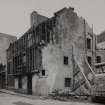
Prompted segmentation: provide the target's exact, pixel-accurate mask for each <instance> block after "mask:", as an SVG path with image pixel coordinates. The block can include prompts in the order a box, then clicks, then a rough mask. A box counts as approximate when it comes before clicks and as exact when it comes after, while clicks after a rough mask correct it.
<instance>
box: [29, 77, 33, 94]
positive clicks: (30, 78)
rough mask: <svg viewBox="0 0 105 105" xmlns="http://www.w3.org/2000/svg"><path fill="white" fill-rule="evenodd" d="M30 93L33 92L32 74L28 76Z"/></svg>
mask: <svg viewBox="0 0 105 105" xmlns="http://www.w3.org/2000/svg"><path fill="white" fill-rule="evenodd" d="M28 94H32V75H29V76H28Z"/></svg>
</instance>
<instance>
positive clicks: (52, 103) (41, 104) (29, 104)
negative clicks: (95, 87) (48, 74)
mask: <svg viewBox="0 0 105 105" xmlns="http://www.w3.org/2000/svg"><path fill="white" fill-rule="evenodd" d="M3 91H4V90H2V91H1V92H0V105H101V104H99V103H88V102H75V101H74V102H72V101H69V102H65V101H58V100H52V99H46V100H42V99H40V98H39V99H38V98H36V99H30V98H27V97H23V96H22V97H20V96H19V95H18V96H17V95H16V94H14V93H13V92H11V93H7V92H8V91H5V92H3Z"/></svg>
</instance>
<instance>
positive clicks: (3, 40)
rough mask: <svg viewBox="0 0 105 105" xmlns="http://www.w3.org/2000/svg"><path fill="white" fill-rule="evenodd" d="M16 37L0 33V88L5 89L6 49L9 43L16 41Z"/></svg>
mask: <svg viewBox="0 0 105 105" xmlns="http://www.w3.org/2000/svg"><path fill="white" fill-rule="evenodd" d="M16 39H17V38H16V37H15V36H12V35H8V34H4V33H0V88H5V87H6V84H7V81H6V76H7V75H6V71H7V56H6V55H7V54H6V49H7V48H8V47H9V45H10V43H13V42H14V41H16Z"/></svg>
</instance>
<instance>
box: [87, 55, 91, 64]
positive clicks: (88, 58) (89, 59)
mask: <svg viewBox="0 0 105 105" xmlns="http://www.w3.org/2000/svg"><path fill="white" fill-rule="evenodd" d="M87 60H88V63H89V64H90V65H91V63H92V58H91V57H90V56H87Z"/></svg>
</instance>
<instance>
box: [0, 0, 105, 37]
mask: <svg viewBox="0 0 105 105" xmlns="http://www.w3.org/2000/svg"><path fill="white" fill-rule="evenodd" d="M64 7H74V9H75V11H76V12H77V14H78V15H79V16H82V17H83V18H85V19H86V21H87V22H88V23H89V25H90V26H91V27H92V24H93V30H94V33H95V34H99V33H101V32H103V31H104V30H105V0H0V33H6V34H10V35H14V36H17V37H18V38H19V37H20V36H22V35H23V34H24V33H25V32H26V31H27V30H28V29H29V27H30V14H31V12H32V11H37V12H38V13H39V14H42V15H44V16H47V17H51V16H53V13H54V12H56V11H58V10H60V9H62V8H64Z"/></svg>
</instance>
